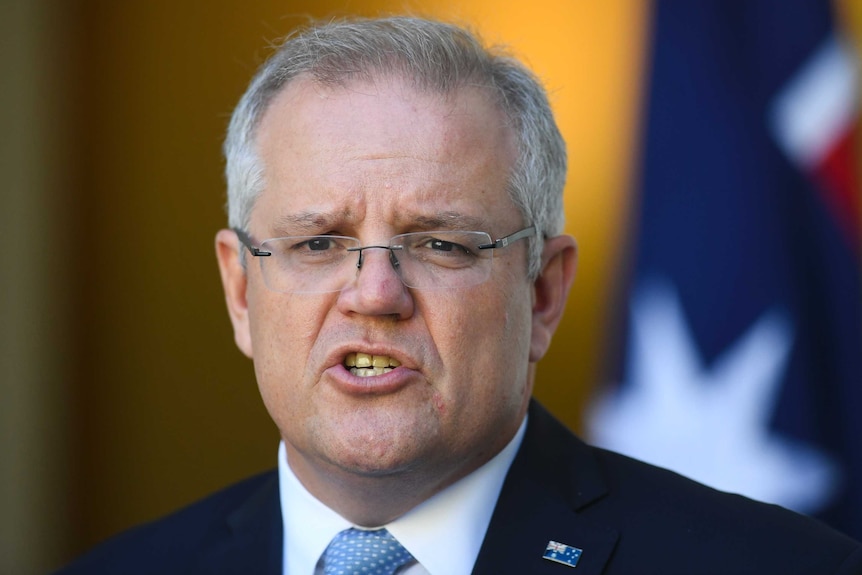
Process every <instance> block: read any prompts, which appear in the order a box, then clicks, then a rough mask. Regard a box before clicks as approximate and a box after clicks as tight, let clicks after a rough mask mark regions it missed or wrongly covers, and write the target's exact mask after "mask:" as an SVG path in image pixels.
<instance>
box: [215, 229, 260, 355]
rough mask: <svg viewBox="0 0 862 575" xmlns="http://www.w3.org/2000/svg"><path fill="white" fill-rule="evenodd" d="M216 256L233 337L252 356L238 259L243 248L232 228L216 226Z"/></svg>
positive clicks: (244, 280)
mask: <svg viewBox="0 0 862 575" xmlns="http://www.w3.org/2000/svg"><path fill="white" fill-rule="evenodd" d="M215 240H216V241H215V248H216V258H217V259H218V268H219V272H220V273H221V283H222V287H223V288H224V297H225V300H226V302H227V313H228V315H229V316H230V321H231V323H232V324H233V337H234V341H236V345H237V347H239V349H240V351H241V352H243V353H244V354H245V355H247V356H248V357H252V346H251V330H250V328H249V322H248V300H247V299H246V288H247V287H248V280H247V277H246V273H245V269H244V268H243V267H242V264H241V263H240V260H239V250H240V249H242V247H241V246H240V243H239V239H238V238H237V237H236V234H235V233H234V232H233V231H231V230H219V232H218V233H217V234H216V238H215Z"/></svg>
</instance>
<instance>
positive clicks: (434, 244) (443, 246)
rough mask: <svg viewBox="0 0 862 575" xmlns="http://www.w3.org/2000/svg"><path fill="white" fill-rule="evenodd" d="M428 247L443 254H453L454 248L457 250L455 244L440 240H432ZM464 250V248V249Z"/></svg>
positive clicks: (429, 241)
mask: <svg viewBox="0 0 862 575" xmlns="http://www.w3.org/2000/svg"><path fill="white" fill-rule="evenodd" d="M427 246H428V247H429V248H431V249H432V250H438V251H441V252H451V251H452V249H453V248H455V244H454V243H452V242H447V241H445V240H438V239H430V240H428V242H427ZM462 249H463V248H462Z"/></svg>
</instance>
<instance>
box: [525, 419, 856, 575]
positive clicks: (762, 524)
mask: <svg viewBox="0 0 862 575" xmlns="http://www.w3.org/2000/svg"><path fill="white" fill-rule="evenodd" d="M533 415H538V418H536V419H538V420H540V423H541V425H540V426H539V427H540V429H538V430H537V431H539V433H538V434H537V437H538V438H542V439H544V440H545V441H544V442H543V441H533V442H532V443H530V444H529V445H530V447H529V449H530V450H531V451H533V455H532V457H531V458H530V459H531V462H532V463H533V465H535V466H538V467H539V468H542V467H544V469H545V471H544V474H545V479H544V481H545V485H550V486H552V488H553V489H554V490H556V491H557V492H559V493H561V494H562V495H563V496H564V497H565V498H566V499H568V501H569V502H570V504H571V507H572V509H573V510H574V511H575V512H576V514H577V515H578V516H579V517H580V518H582V519H583V520H585V521H589V522H591V523H592V524H594V525H596V526H601V527H602V528H607V529H608V530H613V531H615V532H616V533H617V534H618V536H617V542H616V545H615V547H614V550H613V553H612V558H611V560H610V562H609V567H610V569H609V572H610V573H616V572H621V573H625V572H631V571H630V570H631V569H633V568H634V567H635V566H639V567H638V569H637V570H636V572H639V573H667V572H675V571H674V569H677V570H679V569H682V571H681V572H692V571H691V569H695V571H694V572H698V573H701V572H707V573H757V574H763V573H782V574H784V573H800V574H802V573H836V574H838V573H841V574H847V575H849V574H862V545H860V544H859V543H858V542H857V541H854V540H853V539H851V538H849V537H847V536H845V535H843V534H841V533H839V532H837V531H835V530H834V529H832V528H830V527H828V526H826V525H825V524H823V523H821V522H819V521H816V520H814V519H812V518H809V517H805V516H803V515H800V514H798V513H794V512H792V511H789V510H787V509H784V508H782V507H778V506H776V505H768V504H765V503H760V502H756V501H753V500H751V499H747V498H745V497H743V496H740V495H734V494H730V493H725V492H721V491H717V490H715V489H712V488H709V487H707V486H705V485H702V484H700V483H697V482H695V481H692V480H690V479H688V478H685V477H683V476H681V475H678V474H676V473H673V472H671V471H668V470H666V469H662V468H659V467H655V466H652V465H649V464H647V463H644V462H641V461H638V460H635V459H632V458H629V457H626V456H623V455H620V454H618V453H614V452H611V451H607V450H604V449H600V448H596V447H592V446H589V445H587V444H585V443H583V442H582V441H580V440H579V439H578V438H577V437H575V436H574V435H573V434H571V433H570V432H569V431H568V430H565V429H564V428H562V426H561V425H560V424H558V423H557V422H555V421H553V418H550V416H548V415H547V414H546V413H541V414H540V413H539V412H537V411H534V412H532V413H531V417H533ZM548 418H550V420H549V419H548ZM531 423H532V421H531ZM544 445H552V446H553V452H552V451H545V452H544V453H537V452H541V451H542V450H543V449H544V447H543V446H544ZM554 459H556V460H557V463H556V464H555V465H553V466H552V465H551V464H550V463H544V464H543V463H542V461H549V460H554ZM560 459H562V460H565V461H566V464H565V465H561V464H560V463H559V460H560ZM553 476H555V477H553ZM561 476H563V477H564V479H563V480H562V481H561ZM563 485H566V487H565V490H566V491H568V493H566V492H565V491H564V488H563V487H562V486H563ZM584 494H586V495H584ZM621 566H625V568H624V569H622V570H621V571H618V570H615V569H619V568H620V567H621ZM668 569H669V570H670V571H668ZM627 570H628V571H627Z"/></svg>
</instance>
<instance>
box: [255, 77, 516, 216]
mask: <svg viewBox="0 0 862 575" xmlns="http://www.w3.org/2000/svg"><path fill="white" fill-rule="evenodd" d="M257 148H258V153H259V155H260V157H261V160H262V162H263V166H264V179H265V186H264V192H263V193H262V194H261V197H260V198H259V200H258V205H256V207H255V210H254V214H253V220H254V219H255V216H257V217H264V216H272V217H275V218H279V219H280V220H281V221H285V220H288V221H289V220H290V219H291V218H292V217H294V216H298V217H300V218H305V219H311V220H313V219H314V218H315V217H317V218H318V219H319V216H318V215H319V214H323V215H325V216H326V217H330V218H339V219H354V220H361V219H364V218H366V217H368V216H369V210H377V211H375V212H374V213H375V214H379V213H380V211H381V210H383V211H386V212H387V213H388V217H389V218H390V219H392V220H399V219H400V220H409V219H411V218H426V219H428V218H433V217H434V214H442V213H446V214H449V216H458V215H463V216H464V217H465V218H474V219H476V218H489V216H492V215H493V216H497V217H498V216H500V214H498V213H495V212H497V211H501V210H502V211H505V212H511V211H513V210H514V211H515V213H516V214H517V210H516V209H515V208H514V205H513V204H512V202H511V200H510V199H509V197H508V194H507V192H506V187H507V183H508V178H509V175H510V171H511V168H512V165H513V164H514V161H515V150H516V145H515V136H514V133H513V131H512V130H511V128H510V126H509V125H508V123H507V121H506V116H505V114H503V113H502V112H501V111H500V109H499V107H498V106H497V105H496V104H495V103H494V102H493V100H492V99H491V98H490V97H489V95H488V92H487V91H486V90H484V89H481V88H477V87H470V86H468V87H463V88H460V89H458V90H455V91H453V92H451V93H448V94H436V93H426V92H421V91H419V90H417V89H416V88H413V87H412V86H410V85H407V84H405V83H404V82H402V81H400V80H398V79H393V78H383V79H378V80H376V81H362V82H352V83H348V84H346V85H344V86H335V87H330V86H321V85H320V84H317V83H315V82H314V81H313V80H311V79H309V78H300V79H297V80H295V81H293V82H292V83H291V84H289V85H288V86H287V87H286V88H285V89H284V90H283V91H282V92H281V93H280V94H279V95H278V96H276V97H275V99H274V100H273V102H272V103H271V104H270V106H269V108H268V109H267V111H266V113H265V114H264V116H263V118H262V121H261V124H260V127H259V130H258V137H257ZM307 216H308V217H307ZM447 217H448V216H447ZM456 219H457V218H456Z"/></svg>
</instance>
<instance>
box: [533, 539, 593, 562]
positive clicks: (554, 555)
mask: <svg viewBox="0 0 862 575" xmlns="http://www.w3.org/2000/svg"><path fill="white" fill-rule="evenodd" d="M583 552H584V550H583V549H578V548H577V547H572V546H570V545H565V544H563V543H557V542H556V541H548V548H547V549H545V554H544V555H542V558H543V559H547V560H548V561H555V562H557V563H562V564H563V565H568V566H569V567H577V566H578V561H579V560H580V559H581V553H583Z"/></svg>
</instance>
